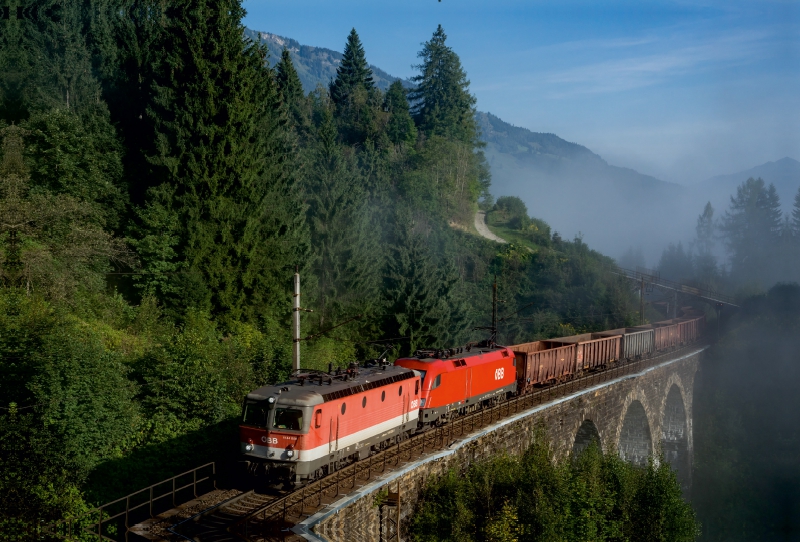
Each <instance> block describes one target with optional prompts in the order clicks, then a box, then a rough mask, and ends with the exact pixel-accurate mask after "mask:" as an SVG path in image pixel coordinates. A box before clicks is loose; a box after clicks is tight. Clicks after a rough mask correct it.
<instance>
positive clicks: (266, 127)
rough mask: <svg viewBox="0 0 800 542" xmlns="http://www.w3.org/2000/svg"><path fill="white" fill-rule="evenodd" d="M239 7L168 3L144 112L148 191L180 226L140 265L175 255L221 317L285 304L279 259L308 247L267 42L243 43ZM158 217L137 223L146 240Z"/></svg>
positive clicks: (215, 1) (233, 3) (252, 314)
mask: <svg viewBox="0 0 800 542" xmlns="http://www.w3.org/2000/svg"><path fill="white" fill-rule="evenodd" d="M243 13H244V10H243V9H242V7H241V5H240V3H239V2H238V0H178V1H176V2H174V3H172V4H171V5H170V7H169V8H168V9H167V17H166V21H167V23H166V25H167V26H166V27H165V30H164V32H163V33H162V34H161V39H160V42H159V43H158V53H159V56H160V57H161V59H162V60H161V63H160V65H159V66H158V67H157V68H156V77H155V85H154V95H155V97H154V100H153V104H152V106H151V107H150V108H149V111H148V115H149V116H150V117H151V119H152V121H153V123H154V125H155V129H156V134H157V150H158V152H157V154H156V156H154V157H152V163H153V164H154V165H155V167H156V172H157V173H158V174H159V175H160V176H161V178H162V179H163V180H164V183H165V184H166V185H168V186H169V189H164V190H163V191H162V193H161V196H163V197H159V198H152V199H151V201H150V204H149V205H150V206H151V210H152V211H153V212H152V213H151V214H152V215H153V216H156V217H165V218H167V219H168V220H169V221H170V223H172V224H176V228H177V231H176V232H175V233H176V235H175V237H176V243H175V244H174V246H173V249H172V250H174V252H175V258H174V259H172V261H167V262H159V261H158V260H155V261H145V262H144V263H145V266H159V265H162V263H167V264H175V263H178V264H179V266H180V273H179V274H177V275H176V276H175V279H176V280H175V287H176V288H177V289H178V290H180V291H181V292H182V294H185V295H186V296H191V294H192V292H193V291H200V290H203V289H205V291H207V292H208V300H209V302H210V308H211V309H212V311H213V312H215V313H217V314H220V315H221V316H222V318H223V321H227V322H230V321H232V320H236V319H240V318H244V319H249V320H252V319H254V318H256V317H258V316H259V315H263V314H264V313H265V312H266V311H268V310H269V309H270V307H271V306H276V305H277V307H276V308H282V307H281V306H282V305H283V304H284V303H288V300H287V299H284V297H285V295H287V293H286V290H285V283H284V281H283V277H284V276H285V275H286V271H285V270H284V269H285V268H286V267H287V266H289V267H293V266H294V265H296V264H302V263H303V259H304V258H303V256H304V254H305V252H306V251H307V249H308V239H307V229H306V228H305V225H304V209H303V205H302V203H301V201H300V199H299V193H298V190H297V188H298V187H297V184H296V182H295V179H294V177H293V173H292V172H293V166H292V164H291V163H290V160H289V158H290V153H289V152H288V151H289V147H288V139H287V136H286V123H287V119H286V118H285V115H281V114H280V107H279V98H278V92H277V88H276V84H275V81H274V78H273V75H272V74H271V72H270V70H269V69H268V68H265V67H264V58H265V51H264V50H263V49H261V48H259V47H257V46H255V45H254V44H252V43H248V42H245V41H243V38H242V32H243V27H242V25H241V17H242V15H243ZM159 207H162V208H163V211H159V210H158V209H159ZM171 215H174V218H172V219H170V218H169V217H170V216H171ZM159 227H160V224H159V223H158V222H156V223H152V224H145V228H144V229H145V235H144V236H143V238H147V236H148V235H151V236H159V235H161V234H162V232H161V231H159V230H158V228H159ZM157 245H158V246H162V247H163V246H164V244H163V243H161V244H158V243H157ZM168 252H169V251H167V253H168ZM143 259H144V258H143ZM182 298H183V295H179V296H178V297H177V298H176V299H178V300H180V299H182ZM176 308H178V309H180V307H176ZM198 308H204V307H198Z"/></svg>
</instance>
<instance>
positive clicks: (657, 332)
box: [631, 322, 677, 352]
mask: <svg viewBox="0 0 800 542" xmlns="http://www.w3.org/2000/svg"><path fill="white" fill-rule="evenodd" d="M631 329H635V330H636V331H648V330H651V331H652V332H653V343H654V346H655V350H656V352H661V351H662V350H669V349H670V348H672V346H673V345H674V344H675V342H674V337H675V336H677V332H676V330H675V329H674V328H672V327H670V326H669V325H665V324H664V322H656V323H655V324H644V325H641V326H635V327H633V328H631Z"/></svg>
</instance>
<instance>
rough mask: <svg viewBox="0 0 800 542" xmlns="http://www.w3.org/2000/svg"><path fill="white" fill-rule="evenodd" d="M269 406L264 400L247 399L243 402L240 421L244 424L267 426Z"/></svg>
mask: <svg viewBox="0 0 800 542" xmlns="http://www.w3.org/2000/svg"><path fill="white" fill-rule="evenodd" d="M268 415H269V408H268V407H267V404H266V403H264V402H253V401H248V402H246V403H245V404H244V412H242V423H243V424H244V425H256V426H258V427H266V426H267V416H268Z"/></svg>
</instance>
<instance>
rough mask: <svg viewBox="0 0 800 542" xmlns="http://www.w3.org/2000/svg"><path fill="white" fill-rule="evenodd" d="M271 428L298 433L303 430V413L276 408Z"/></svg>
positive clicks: (296, 410)
mask: <svg viewBox="0 0 800 542" xmlns="http://www.w3.org/2000/svg"><path fill="white" fill-rule="evenodd" d="M272 427H273V428H274V429H288V430H290V431H300V430H301V429H303V411H302V410H299V409H296V408H276V409H275V419H274V420H273V422H272Z"/></svg>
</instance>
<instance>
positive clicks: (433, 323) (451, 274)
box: [384, 210, 469, 355]
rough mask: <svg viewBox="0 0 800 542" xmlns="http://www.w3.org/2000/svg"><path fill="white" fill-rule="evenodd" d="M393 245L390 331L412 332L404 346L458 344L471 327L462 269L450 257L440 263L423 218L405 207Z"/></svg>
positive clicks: (389, 285) (387, 288)
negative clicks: (459, 289)
mask: <svg viewBox="0 0 800 542" xmlns="http://www.w3.org/2000/svg"><path fill="white" fill-rule="evenodd" d="M395 224H396V226H395V227H396V231H395V236H396V237H395V240H394V248H393V251H392V253H391V254H390V256H389V258H388V262H387V267H386V278H385V286H384V296H385V303H386V306H387V312H388V314H389V317H388V318H387V322H386V324H385V326H384V329H385V330H386V331H388V334H389V336H390V337H408V339H407V340H408V342H407V343H406V344H407V346H406V345H405V344H404V347H403V352H402V353H404V354H406V355H408V354H411V353H413V352H414V351H415V350H417V349H418V348H420V347H431V346H437V347H444V346H445V345H449V344H454V343H455V339H456V338H458V337H459V335H460V334H461V333H463V331H464V330H466V329H467V328H468V327H469V320H468V316H467V314H466V308H465V306H464V305H465V304H464V302H463V301H462V300H461V299H459V296H458V292H457V289H456V285H457V282H458V275H457V274H456V272H455V270H454V269H453V267H452V266H451V265H448V262H446V261H445V262H442V263H440V262H439V261H437V258H436V257H435V255H434V252H433V251H432V250H431V247H430V241H431V240H432V239H430V238H429V239H426V238H425V235H424V229H423V228H424V224H423V223H420V222H419V221H417V220H416V219H415V218H414V217H413V215H412V214H411V213H410V212H408V211H405V210H400V211H399V212H398V215H397V216H396V218H395Z"/></svg>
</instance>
